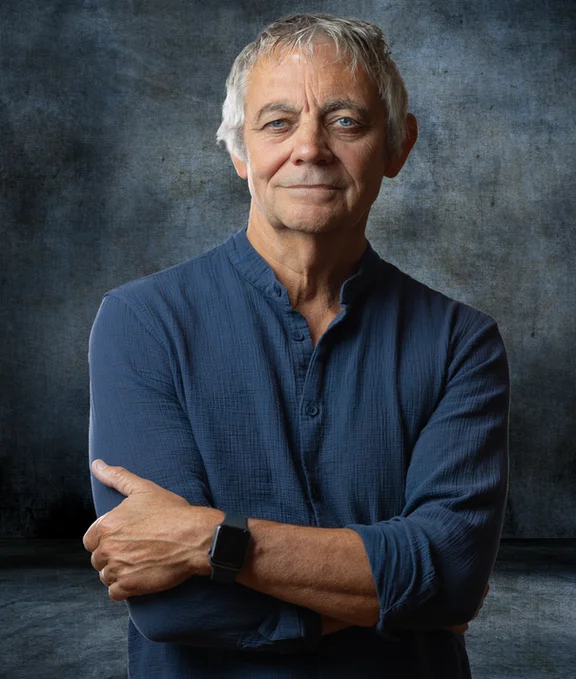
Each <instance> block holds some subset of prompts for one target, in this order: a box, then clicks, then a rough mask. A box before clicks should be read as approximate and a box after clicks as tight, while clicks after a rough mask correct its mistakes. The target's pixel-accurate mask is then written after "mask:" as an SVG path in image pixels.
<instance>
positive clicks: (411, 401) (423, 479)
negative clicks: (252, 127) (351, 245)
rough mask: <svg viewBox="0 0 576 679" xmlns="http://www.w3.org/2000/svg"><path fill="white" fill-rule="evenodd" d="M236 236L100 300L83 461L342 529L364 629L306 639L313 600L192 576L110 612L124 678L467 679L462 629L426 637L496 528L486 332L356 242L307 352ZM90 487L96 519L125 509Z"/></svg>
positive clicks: (452, 617)
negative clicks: (121, 645)
mask: <svg viewBox="0 0 576 679" xmlns="http://www.w3.org/2000/svg"><path fill="white" fill-rule="evenodd" d="M246 228H247V225H245V226H244V227H243V228H242V229H240V230H239V231H237V232H234V233H232V235H231V236H230V237H229V238H227V240H225V241H224V242H223V243H220V244H219V245H217V246H216V247H214V248H212V249H210V250H208V251H207V252H204V253H203V254H201V255H199V256H196V257H193V258H190V259H188V260H186V261H183V262H181V263H179V264H176V265H175V266H172V267H170V268H168V269H164V270H162V271H159V272H156V273H153V274H151V275H148V276H145V277H143V278H140V279H138V280H134V281H130V282H128V283H125V284H123V285H120V286H119V287H116V288H114V289H113V290H110V291H109V292H107V293H106V294H105V295H104V297H103V300H102V304H101V306H100V308H99V310H98V313H97V315H96V318H95V320H94V324H93V326H92V330H91V334H90V340H89V353H88V358H89V366H90V434H89V439H90V451H89V458H90V463H91V462H92V461H93V460H94V459H96V458H98V457H100V458H102V459H103V460H104V461H105V462H107V463H108V464H112V465H121V466H123V467H125V468H126V469H128V470H130V471H132V472H134V473H136V474H138V475H139V476H141V477H144V478H146V479H150V480H152V481H154V482H155V483H157V484H158V485H160V486H162V487H164V488H167V489H169V490H171V491H173V492H174V493H177V494H178V495H181V496H182V497H184V498H186V500H188V502H190V503H191V504H193V505H202V506H211V507H216V508H218V509H221V510H222V511H225V512H226V511H230V512H235V513H239V514H241V515H243V516H246V517H248V518H259V519H268V520H272V521H279V522H282V523H288V524H295V525H301V526H316V527H325V528H342V527H347V528H351V529H353V530H355V531H357V532H358V534H359V535H360V537H361V538H362V541H363V543H364V547H365V549H366V552H367V555H368V559H369V562H370V566H371V570H372V574H373V576H374V581H375V585H376V589H377V593H378V599H379V603H380V619H379V622H378V624H377V625H375V626H374V627H358V626H354V627H351V628H348V629H345V630H342V631H340V632H337V633H333V634H329V635H324V636H321V634H320V633H321V616H320V614H318V613H317V612H315V611H313V610H311V609H308V608H304V607H301V606H297V605H294V604H291V603H288V602H284V601H281V600H279V599H276V598H275V597H272V596H269V595H265V594H263V593H261V592H258V591H256V590H253V589H251V588H248V587H245V586H244V585H242V584H240V583H236V582H235V583H232V584H231V585H228V584H225V583H218V582H213V581H211V580H210V579H209V578H208V577H205V576H197V575H195V576H192V577H190V578H189V579H188V580H186V581H185V582H184V583H182V584H181V585H179V586H177V587H174V588H172V589H170V590H167V591H165V592H160V593H155V594H148V595H143V596H135V597H131V598H130V599H128V600H127V601H126V602H125V605H126V606H127V609H128V613H129V621H128V626H129V627H128V669H129V676H130V677H133V678H138V679H153V678H155V677H162V679H186V678H188V677H222V678H223V677H226V679H234V678H236V677H238V678H240V677H243V678H250V679H258V678H259V677H267V678H272V677H274V678H277V679H284V678H285V679H288V678H291V679H293V678H302V679H304V678H306V679H308V678H310V679H312V678H315V679H316V678H319V679H320V678H321V679H339V678H340V677H342V678H344V677H347V678H350V679H352V678H354V679H358V678H360V677H361V678H362V679H370V678H372V677H374V678H376V677H382V678H383V679H384V678H386V679H412V678H413V679H428V678H429V679H464V678H468V679H469V677H470V669H469V665H468V657H467V652H466V648H465V643H464V636H463V635H459V634H455V633H454V632H452V631H450V630H446V629H443V628H445V627H449V626H452V625H457V624H461V623H464V622H467V621H469V620H470V619H471V618H472V617H473V616H474V614H475V612H476V610H477V608H478V606H479V604H480V602H481V601H482V595H483V592H484V588H485V585H486V583H487V582H488V579H489V577H490V574H491V571H492V568H493V566H494V562H495V560H496V556H497V552H498V546H499V541H500V537H501V530H502V525H503V520H504V510H505V503H506V497H507V492H508V469H509V462H508V415H509V371H508V362H507V357H506V352H505V348H504V344H503V340H502V337H501V335H500V332H499V330H498V326H497V323H496V321H495V320H494V319H493V318H492V317H491V316H490V315H488V314H487V313H485V312H482V311H479V310H478V309H475V308H473V307H471V306H468V305H466V304H464V303H462V302H458V301H455V300H453V299H451V298H449V297H447V296H446V295H444V294H442V293H440V292H438V291H436V290H433V289H431V288H429V287H427V286H426V285H424V284H423V283H421V282H419V281H417V280H415V279H413V278H411V277H410V276H409V275H407V274H406V273H403V272H402V271H400V270H399V269H398V268H397V267H396V266H394V265H392V264H390V263H389V262H386V261H385V260H383V259H382V258H381V257H380V256H379V255H378V254H377V253H376V251H375V250H374V249H373V248H372V246H371V245H370V243H369V241H367V247H366V250H365V251H364V254H363V255H362V258H361V260H360V262H359V266H358V269H357V270H356V273H355V274H354V275H352V276H351V277H350V278H348V279H347V280H346V281H345V282H344V283H343V285H342V288H341V291H340V305H341V306H342V308H343V310H342V311H341V312H340V313H339V315H338V316H337V317H336V318H335V319H334V320H333V321H332V323H331V324H330V326H329V327H328V328H327V330H326V331H325V332H324V334H323V336H322V337H321V339H320V340H319V342H318V344H317V346H316V347H313V345H312V341H311V338H310V332H309V328H308V325H307V322H306V319H305V318H304V317H303V316H302V315H301V314H300V313H299V312H298V311H296V310H294V309H293V308H292V306H291V304H290V300H289V297H288V293H287V290H286V288H285V287H284V286H283V285H282V284H281V283H280V282H279V281H278V280H277V279H276V277H275V275H274V272H273V270H272V268H271V267H270V266H269V264H268V263H267V262H266V260H265V259H264V258H263V257H261V256H260V254H259V253H258V252H257V251H256V250H255V249H254V248H253V246H252V245H251V243H250V241H249V240H248V238H247V236H246ZM91 483H92V493H93V498H94V505H95V509H96V513H97V516H102V514H104V513H106V512H108V511H110V510H111V509H113V508H114V507H115V506H117V505H118V504H119V503H120V502H121V501H122V500H123V499H124V496H123V495H121V494H120V493H119V492H118V491H116V490H114V489H112V488H109V487H107V486H104V485H103V484H101V483H100V482H99V481H97V480H96V479H95V478H94V476H92V475H91ZM350 567H351V568H353V567H354V564H350Z"/></svg>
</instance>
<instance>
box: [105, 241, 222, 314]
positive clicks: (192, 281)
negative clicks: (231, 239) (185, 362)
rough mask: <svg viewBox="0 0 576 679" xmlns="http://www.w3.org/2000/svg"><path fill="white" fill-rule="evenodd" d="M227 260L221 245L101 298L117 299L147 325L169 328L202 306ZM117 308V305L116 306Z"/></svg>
mask: <svg viewBox="0 0 576 679" xmlns="http://www.w3.org/2000/svg"><path fill="white" fill-rule="evenodd" d="M226 262H227V258H226V256H225V253H224V250H223V244H222V243H220V244H218V245H216V246H215V247H213V248H211V249H210V250H207V251H206V252H203V253H201V254H199V255H196V256H195V257H191V258H189V259H186V260H184V261H182V262H179V263H178V264H174V265H173V266H170V267H168V268H165V269H161V270H159V271H156V272H153V273H151V274H148V275H146V276H141V277H140V278H136V279H133V280H130V281H127V282H125V283H122V284H121V285H118V286H116V287H114V288H111V289H109V290H107V291H106V292H105V293H104V295H103V298H102V300H103V303H104V302H105V300H107V299H109V298H111V299H113V300H116V301H117V300H121V302H120V304H121V305H122V306H126V307H129V308H130V310H131V311H132V312H133V313H134V314H135V315H136V316H137V317H138V318H139V319H140V321H142V322H143V323H144V324H145V325H147V326H149V327H150V326H158V325H160V326H164V328H166V327H167V325H170V324H171V323H172V321H174V319H175V318H176V317H177V316H178V315H181V314H188V315H190V314H193V313H194V308H195V307H197V306H198V305H202V304H203V303H206V301H207V300H208V299H209V297H210V290H211V289H212V288H213V286H214V282H215V281H217V280H218V277H219V276H221V275H224V274H225V271H226ZM116 306H118V304H116Z"/></svg>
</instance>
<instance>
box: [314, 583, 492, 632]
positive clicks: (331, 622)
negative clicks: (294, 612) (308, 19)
mask: <svg viewBox="0 0 576 679" xmlns="http://www.w3.org/2000/svg"><path fill="white" fill-rule="evenodd" d="M489 589H490V584H487V585H486V589H485V590H484V596H483V597H482V601H481V602H480V606H478V610H477V611H476V613H475V614H474V615H473V616H472V620H474V618H475V617H476V616H477V615H478V613H480V609H481V608H482V606H483V605H484V599H485V598H486V595H487V594H488V591H489ZM472 620H470V622H472ZM469 626H470V625H469V624H468V623H467V622H466V623H464V624H463V625H453V626H452V627H444V628H443V629H447V630H449V631H450V632H454V633H455V634H464V632H466V630H467V629H468V627H469ZM347 627H353V624H352V623H349V622H344V621H343V620H337V619H336V618H330V617H328V616H327V615H323V616H322V635H324V634H332V633H333V632H339V631H340V630H343V629H346V628H347Z"/></svg>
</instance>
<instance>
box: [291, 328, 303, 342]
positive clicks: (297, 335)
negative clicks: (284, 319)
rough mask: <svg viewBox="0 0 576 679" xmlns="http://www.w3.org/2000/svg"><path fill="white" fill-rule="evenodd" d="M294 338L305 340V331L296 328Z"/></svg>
mask: <svg viewBox="0 0 576 679" xmlns="http://www.w3.org/2000/svg"><path fill="white" fill-rule="evenodd" d="M292 339H295V340H298V341H300V340H303V339H304V333H303V332H301V331H300V330H294V332H293V333H292Z"/></svg>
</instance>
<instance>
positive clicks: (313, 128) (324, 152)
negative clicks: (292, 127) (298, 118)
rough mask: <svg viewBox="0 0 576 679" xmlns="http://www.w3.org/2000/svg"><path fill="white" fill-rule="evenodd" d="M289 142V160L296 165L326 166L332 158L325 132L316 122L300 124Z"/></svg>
mask: <svg viewBox="0 0 576 679" xmlns="http://www.w3.org/2000/svg"><path fill="white" fill-rule="evenodd" d="M291 140H292V144H293V148H292V156H291V160H292V162H293V163H295V164H296V165H298V164H300V163H319V164H320V165H326V164H327V163H329V162H331V161H332V159H333V157H334V154H333V153H332V151H331V150H330V148H329V145H328V142H327V132H326V130H325V129H324V128H323V126H322V125H321V124H320V123H319V122H317V121H311V120H310V121H302V122H300V124H299V125H298V129H297V130H296V131H295V132H294V133H293V134H292V136H291Z"/></svg>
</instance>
